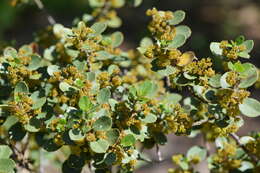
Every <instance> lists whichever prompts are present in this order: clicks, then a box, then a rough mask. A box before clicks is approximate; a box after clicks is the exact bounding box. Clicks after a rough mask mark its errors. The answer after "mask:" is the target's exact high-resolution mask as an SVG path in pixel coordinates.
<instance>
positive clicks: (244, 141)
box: [239, 136, 255, 145]
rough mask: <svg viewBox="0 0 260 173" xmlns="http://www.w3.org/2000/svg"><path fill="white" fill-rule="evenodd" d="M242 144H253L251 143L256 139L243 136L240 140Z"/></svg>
mask: <svg viewBox="0 0 260 173" xmlns="http://www.w3.org/2000/svg"><path fill="white" fill-rule="evenodd" d="M239 141H240V143H241V144H242V145H246V144H247V143H249V142H251V141H255V138H253V137H251V136H242V137H241V138H240V139H239Z"/></svg>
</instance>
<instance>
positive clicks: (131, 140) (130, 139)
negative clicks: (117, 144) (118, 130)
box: [121, 134, 135, 147]
mask: <svg viewBox="0 0 260 173" xmlns="http://www.w3.org/2000/svg"><path fill="white" fill-rule="evenodd" d="M134 144H135V137H134V135H132V134H128V135H126V136H125V137H123V139H122V140H121V145H122V146H124V147H129V146H133V145H134Z"/></svg>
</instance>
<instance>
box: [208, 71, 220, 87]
mask: <svg viewBox="0 0 260 173" xmlns="http://www.w3.org/2000/svg"><path fill="white" fill-rule="evenodd" d="M220 78H221V75H220V74H216V75H215V76H213V77H211V78H210V79H209V84H210V85H211V86H212V87H215V88H219V87H220V86H221V84H220Z"/></svg>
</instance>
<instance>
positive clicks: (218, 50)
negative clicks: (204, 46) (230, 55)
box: [210, 42, 223, 55]
mask: <svg viewBox="0 0 260 173" xmlns="http://www.w3.org/2000/svg"><path fill="white" fill-rule="evenodd" d="M219 45H220V43H218V42H212V43H210V50H211V52H212V53H213V54H215V55H222V52H223V50H222V49H221V48H220V47H219Z"/></svg>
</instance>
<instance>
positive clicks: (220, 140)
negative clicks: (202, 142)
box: [215, 137, 228, 149]
mask: <svg viewBox="0 0 260 173" xmlns="http://www.w3.org/2000/svg"><path fill="white" fill-rule="evenodd" d="M226 143H228V140H227V138H226V137H218V138H216V139H215V144H216V147H218V148H221V149H223V148H224V147H225V144H226Z"/></svg>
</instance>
